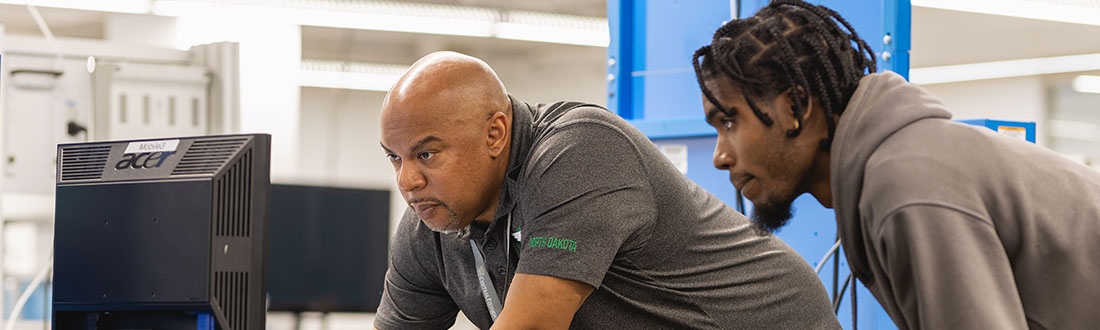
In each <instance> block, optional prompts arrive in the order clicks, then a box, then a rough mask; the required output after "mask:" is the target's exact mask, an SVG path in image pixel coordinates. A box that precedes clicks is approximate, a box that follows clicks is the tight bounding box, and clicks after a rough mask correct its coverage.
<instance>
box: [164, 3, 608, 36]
mask: <svg viewBox="0 0 1100 330" xmlns="http://www.w3.org/2000/svg"><path fill="white" fill-rule="evenodd" d="M152 12H153V14H156V15H162V16H174V17H181V16H189V17H204V18H209V17H211V16H212V15H213V16H220V17H225V18H228V19H240V18H241V17H251V18H258V19H268V20H277V21H282V22H289V23H292V24H298V25H305V26H320V27H333V28H344V29H359V30H378V31H395V32H410V33H425V34H440V35H458V36H470V37H496V38H501V39H512V40H525V41H537V42H549V43H561V44H573V45H584V46H595V47H607V46H608V44H609V43H610V39H611V37H610V34H609V32H608V26H607V20H606V19H604V18H598V17H584V16H573V15H559V14H550V13H537V12H524V11H509V12H508V14H507V15H502V14H501V11H499V10H495V9H486V8H477V7H460V6H446V5H429V4H407V3H394V2H332V1H318V2H302V3H299V2H289V3H288V2H285V1H275V2H272V1H264V0H251V1H249V0H226V1H217V2H211V1H202V0H200V1H180V0H158V1H156V2H155V3H153V8H152ZM503 16H506V17H508V19H507V20H505V21H501V17H503Z"/></svg>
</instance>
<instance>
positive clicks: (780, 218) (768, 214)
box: [751, 198, 794, 234]
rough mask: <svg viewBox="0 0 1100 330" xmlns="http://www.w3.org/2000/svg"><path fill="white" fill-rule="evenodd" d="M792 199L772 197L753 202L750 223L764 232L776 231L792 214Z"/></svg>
mask: <svg viewBox="0 0 1100 330" xmlns="http://www.w3.org/2000/svg"><path fill="white" fill-rule="evenodd" d="M792 204H794V199H791V198H785V199H773V200H768V201H764V202H763V203H759V204H753V206H752V217H751V219H752V223H753V225H755V227H756V229H757V230H759V231H761V232H766V233H773V234H774V233H778V232H779V229H781V228H783V226H786V225H787V222H788V221H790V220H791V217H793V216H794V206H792Z"/></svg>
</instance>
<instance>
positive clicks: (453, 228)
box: [420, 201, 470, 235]
mask: <svg viewBox="0 0 1100 330" xmlns="http://www.w3.org/2000/svg"><path fill="white" fill-rule="evenodd" d="M436 202H437V203H439V207H442V208H443V210H446V211H447V222H446V223H444V224H443V226H442V227H441V228H435V227H433V226H432V225H430V224H428V223H429V222H428V221H424V219H420V222H421V223H423V224H424V225H425V226H427V227H428V228H429V229H431V230H432V231H434V232H438V233H442V234H458V235H461V234H462V233H463V232H464V231H468V230H467V228H468V227H470V226H463V227H462V228H457V227H458V224H460V223H462V221H459V219H458V214H456V213H455V212H454V211H452V210H451V208H450V207H449V206H447V205H446V204H443V203H442V202H439V201H436Z"/></svg>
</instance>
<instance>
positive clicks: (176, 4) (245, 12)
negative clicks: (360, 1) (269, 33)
mask: <svg viewBox="0 0 1100 330" xmlns="http://www.w3.org/2000/svg"><path fill="white" fill-rule="evenodd" d="M153 14H155V15H161V16H174V17H182V16H189V17H208V16H210V15H217V16H222V17H225V18H229V19H233V18H236V19H240V18H241V17H252V18H262V19H267V20H274V21H279V22H286V23H291V24H298V25H307V26H323V27H333V28H345V29H360V30H383V31H395V32H410V33H427V34H442V35H458V36H471V37H489V36H491V35H492V29H493V21H491V20H472V19H461V18H449V17H433V16H424V15H406V16H398V15H379V14H372V13H363V12H354V11H336V10H326V9H314V8H287V7H267V6H254V5H242V4H212V3H202V2H189V1H164V0H161V1H157V2H156V3H155V4H154V5H153Z"/></svg>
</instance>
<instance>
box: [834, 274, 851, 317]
mask: <svg viewBox="0 0 1100 330" xmlns="http://www.w3.org/2000/svg"><path fill="white" fill-rule="evenodd" d="M851 281H852V274H851V273H849V274H848V278H845V279H844V286H842V287H840V294H839V295H837V296H836V298H833V314H837V313H840V299H841V298H844V291H848V283H849V282H851Z"/></svg>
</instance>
